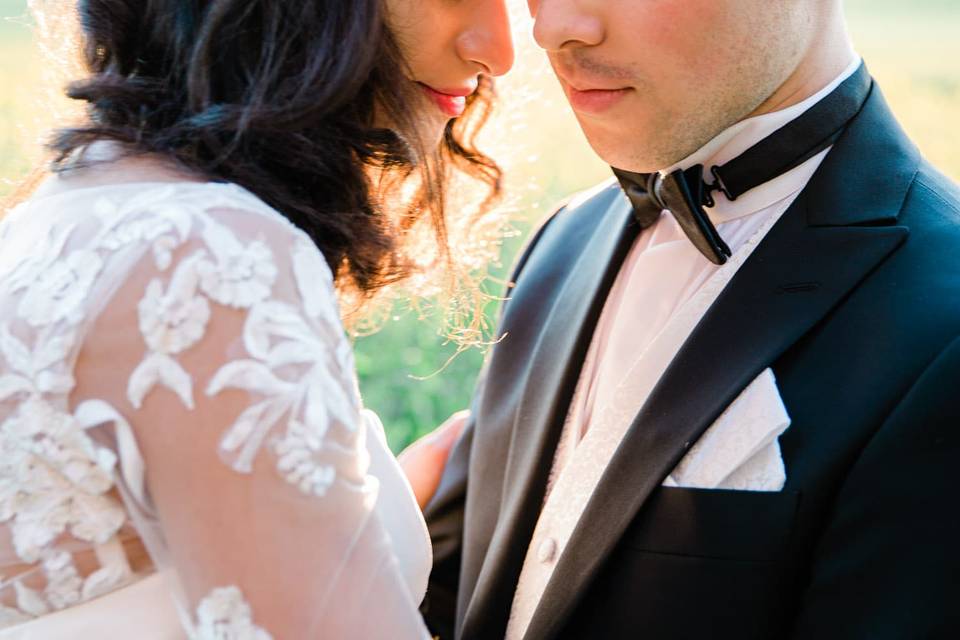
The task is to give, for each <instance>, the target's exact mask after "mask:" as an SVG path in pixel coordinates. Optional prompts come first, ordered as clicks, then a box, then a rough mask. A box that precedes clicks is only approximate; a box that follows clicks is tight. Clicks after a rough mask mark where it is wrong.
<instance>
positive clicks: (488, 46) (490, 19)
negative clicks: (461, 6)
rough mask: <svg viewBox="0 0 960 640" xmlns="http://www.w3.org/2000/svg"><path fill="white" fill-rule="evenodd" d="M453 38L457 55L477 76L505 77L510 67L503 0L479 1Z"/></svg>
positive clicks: (510, 39) (509, 38)
mask: <svg viewBox="0 0 960 640" xmlns="http://www.w3.org/2000/svg"><path fill="white" fill-rule="evenodd" d="M470 4H472V5H473V7H474V9H473V11H471V13H470V16H469V17H468V19H467V20H466V21H465V22H464V25H465V27H464V29H463V31H462V32H461V33H460V35H459V36H458V37H457V54H458V55H459V56H460V58H461V59H463V60H464V61H466V62H470V63H472V64H475V65H477V66H478V67H479V68H478V71H479V72H480V73H485V74H487V75H491V76H499V75H503V74H505V73H506V72H507V71H509V70H510V68H511V67H512V66H513V33H512V32H511V30H510V15H509V12H508V10H507V3H506V1H505V0H480V1H479V2H472V3H470Z"/></svg>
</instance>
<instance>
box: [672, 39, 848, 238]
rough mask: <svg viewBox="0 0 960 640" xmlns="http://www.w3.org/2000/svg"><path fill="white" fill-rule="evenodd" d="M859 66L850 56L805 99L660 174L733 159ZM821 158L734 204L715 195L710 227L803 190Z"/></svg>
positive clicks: (748, 123)
mask: <svg viewBox="0 0 960 640" xmlns="http://www.w3.org/2000/svg"><path fill="white" fill-rule="evenodd" d="M861 63H862V60H861V58H860V56H859V55H857V56H854V60H853V61H852V62H851V63H850V64H849V66H847V68H846V69H844V70H843V71H842V72H841V73H840V75H838V76H837V77H836V78H834V79H833V80H832V81H831V82H830V83H829V84H828V85H826V86H825V87H823V88H822V89H820V91H818V92H816V93H815V94H813V95H812V96H810V97H809V98H807V99H805V100H803V101H802V102H798V103H797V104H795V105H792V106H790V107H787V108H785V109H780V110H779V111H773V112H770V113H764V114H762V115H759V116H754V117H752V118H747V119H746V120H741V121H740V122H738V123H736V124H734V125H732V126H730V127H728V128H727V129H725V130H724V131H723V132H721V133H720V134H719V135H717V136H716V137H715V138H713V139H712V140H711V141H710V142H708V143H707V144H705V145H704V146H702V147H701V148H700V149H698V150H697V151H695V152H694V153H692V154H690V155H689V156H687V157H686V158H684V159H683V160H681V161H680V162H677V163H676V164H674V165H672V166H670V167H668V168H666V169H663V170H662V171H661V173H663V174H668V173H671V172H672V171H674V170H676V169H686V168H688V167H692V166H693V165H696V164H702V165H703V166H704V167H705V168H706V171H707V172H709V169H710V167H713V166H719V165H723V164H724V163H726V162H729V161H730V160H733V159H734V158H736V157H737V156H739V155H740V154H742V153H743V152H744V151H746V150H747V149H749V148H750V147H752V146H753V145H755V144H756V143H758V142H760V141H761V140H763V139H764V138H766V137H767V136H769V135H771V134H772V133H773V132H774V131H777V130H778V129H780V128H781V127H783V126H784V125H786V124H787V123H788V122H790V121H792V120H794V119H796V118H798V117H800V115H801V114H803V113H804V112H805V111H807V110H808V109H810V108H811V107H812V106H813V105H815V104H817V103H818V102H820V101H821V100H822V99H823V98H825V97H826V96H828V95H829V94H830V93H831V92H832V91H833V90H834V89H836V88H837V87H838V86H839V85H840V84H841V83H842V82H843V81H844V80H846V79H847V78H849V77H850V76H852V75H853V74H854V73H855V72H856V71H857V69H859V68H860V65H861ZM822 157H823V156H822V154H818V155H817V156H815V157H814V158H811V159H810V160H808V161H807V162H805V163H803V164H801V165H800V166H798V167H795V168H794V169H792V170H790V171H788V172H787V173H785V174H783V175H781V176H778V177H776V178H774V179H773V180H770V181H769V182H766V183H764V184H762V185H760V186H759V187H757V188H755V189H752V190H750V191H748V192H747V193H745V194H743V195H742V196H740V197H739V198H737V200H736V201H734V202H731V201H729V200H727V198H726V197H725V196H723V195H722V194H720V193H718V194H717V195H716V204H715V206H713V207H709V208H707V209H706V212H707V215H708V216H710V219H711V221H713V223H714V224H721V223H723V222H729V221H730V220H734V219H736V218H742V217H744V216H748V215H751V214H753V213H757V212H758V211H762V210H764V209H766V208H767V207H770V206H772V205H773V204H775V203H777V202H779V201H781V200H783V199H784V198H787V197H789V196H790V195H793V194H794V193H796V192H798V191H800V190H801V189H803V187H804V186H805V185H806V183H807V181H809V179H810V177H811V176H812V174H813V172H814V171H815V170H816V167H817V166H818V165H819V160H820V159H822ZM708 175H709V174H708Z"/></svg>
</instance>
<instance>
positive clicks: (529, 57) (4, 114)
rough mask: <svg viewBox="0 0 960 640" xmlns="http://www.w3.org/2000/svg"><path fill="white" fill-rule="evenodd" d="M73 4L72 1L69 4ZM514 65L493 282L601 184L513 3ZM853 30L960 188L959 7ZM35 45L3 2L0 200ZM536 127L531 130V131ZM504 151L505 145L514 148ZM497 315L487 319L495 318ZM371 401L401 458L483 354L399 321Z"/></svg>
mask: <svg viewBox="0 0 960 640" xmlns="http://www.w3.org/2000/svg"><path fill="white" fill-rule="evenodd" d="M63 1H64V2H65V4H66V5H69V4H70V1H69V0H63ZM515 4H516V5H517V6H516V7H515V8H514V13H515V15H516V19H517V31H518V54H519V55H518V65H517V69H516V70H515V72H514V73H513V74H511V76H510V77H508V78H507V79H505V80H504V81H503V82H501V83H500V93H501V96H502V98H503V100H502V105H501V115H500V116H499V117H498V119H497V120H496V121H494V122H493V123H492V125H491V126H490V127H489V128H488V131H487V136H488V142H487V146H488V150H489V151H490V152H491V153H493V154H495V156H496V157H497V158H498V160H501V161H502V163H503V164H504V165H505V167H506V168H507V169H508V171H509V185H510V190H511V198H510V204H511V207H512V209H513V210H514V211H515V215H516V219H517V221H516V222H515V224H514V227H515V228H516V230H517V231H519V234H517V235H514V237H511V238H508V239H506V240H505V241H504V245H503V249H502V258H501V259H500V261H499V262H498V263H497V264H495V265H494V267H493V269H492V271H493V275H494V276H495V277H500V278H502V277H504V276H505V274H506V273H507V272H508V271H509V265H510V263H511V261H512V258H513V255H514V254H515V253H516V251H517V249H518V248H519V246H520V245H521V244H522V241H523V238H524V237H525V236H526V235H527V233H528V232H529V230H530V229H531V228H532V227H533V226H534V225H535V224H536V223H537V222H538V221H539V219H540V218H542V217H543V215H544V214H545V213H546V212H547V211H549V207H550V205H551V203H552V202H554V201H556V200H558V199H560V198H561V197H563V196H564V195H566V194H568V193H570V192H573V191H576V190H579V189H582V188H584V187H587V186H589V185H591V184H593V183H595V182H598V181H600V180H602V179H605V178H606V177H607V176H608V170H607V169H606V167H604V166H603V164H602V163H601V162H599V160H597V159H596V158H595V157H594V156H593V155H592V153H591V151H590V149H589V147H588V146H587V145H586V143H585V142H584V140H583V138H582V136H581V134H580V131H579V128H578V127H577V125H576V122H575V120H574V119H573V116H572V114H571V113H570V111H569V109H568V108H567V106H566V105H565V103H564V101H563V99H562V95H561V94H560V93H559V91H558V89H557V87H556V85H555V82H554V81H553V79H552V78H551V77H550V74H549V72H548V70H547V67H546V66H545V63H544V61H543V57H542V56H541V55H540V53H539V52H538V51H537V49H536V47H535V45H534V44H533V43H532V42H531V40H530V37H529V32H530V28H529V27H530V25H529V19H528V17H527V16H526V15H525V14H524V10H523V7H524V3H523V2H516V3H515ZM846 5H847V10H848V17H849V23H850V30H851V32H852V34H853V37H854V41H855V42H856V45H857V48H858V50H859V52H860V53H861V54H862V55H863V57H864V58H865V59H866V61H867V63H868V65H869V66H870V68H871V70H872V72H873V74H874V76H875V77H876V78H877V79H878V80H879V82H880V83H881V86H882V87H883V89H884V92H885V93H886V95H887V98H888V100H889V101H890V102H891V104H892V105H893V108H894V111H895V112H896V113H897V115H898V116H899V118H900V119H901V121H902V123H903V124H904V126H905V127H906V129H907V131H908V132H909V133H910V134H911V136H912V137H913V138H914V140H915V141H916V142H917V143H918V145H919V146H920V148H921V150H922V151H923V152H924V154H925V155H926V156H927V157H928V158H929V159H931V160H932V161H933V162H934V163H935V164H937V165H938V166H939V167H940V168H941V169H942V170H944V171H945V172H946V173H947V174H949V175H951V176H952V177H953V178H955V179H960V0H847V1H846ZM35 49H36V48H35V47H34V46H33V43H32V26H31V22H30V20H29V19H28V17H27V11H26V1H25V0H0V196H3V195H5V194H7V193H9V192H11V190H12V189H13V188H15V186H16V184H17V183H18V182H19V181H20V180H21V179H22V178H23V176H24V175H25V174H26V172H27V171H28V170H29V169H30V168H31V167H32V166H33V165H34V164H35V163H36V162H37V161H38V157H39V156H38V154H37V151H36V150H37V149H38V148H39V144H40V142H39V141H40V140H41V139H42V136H43V132H44V131H46V130H47V129H48V128H49V127H50V125H51V118H52V117H53V116H52V115H51V114H50V113H48V111H50V109H49V107H50V106H51V104H53V103H55V102H56V100H54V99H52V98H51V95H50V93H49V92H50V90H51V88H55V86H54V87H51V83H53V84H54V85H55V84H56V79H55V78H51V77H49V76H48V75H47V72H48V71H50V69H49V68H48V67H49V65H45V64H44V63H42V62H41V57H40V55H39V53H38V51H36V50H35ZM534 123H535V126H533V125H534ZM508 143H509V144H508ZM495 306H496V305H495V304H491V305H489V307H490V308H489V313H490V314H491V315H494V314H495V312H496V309H495ZM356 350H357V366H358V370H359V375H360V386H361V389H362V391H363V394H364V399H365V402H366V404H367V406H369V407H370V408H372V409H374V410H376V411H377V412H378V413H379V414H380V415H381V416H382V418H383V421H384V424H385V425H386V426H387V430H388V435H389V439H390V444H391V446H392V447H393V448H394V450H399V449H400V448H402V447H403V446H405V445H406V444H407V443H409V442H411V441H412V440H413V439H414V438H416V437H417V436H418V435H420V434H422V433H425V432H426V431H429V430H430V429H432V428H433V427H434V426H436V425H438V424H439V423H440V422H441V421H443V420H444V419H445V418H446V417H447V416H448V415H449V414H450V413H452V412H454V411H456V410H458V409H461V408H464V407H466V406H468V404H469V400H470V395H471V392H472V389H473V385H474V381H475V379H476V376H477V372H478V371H479V369H480V366H481V363H482V360H483V353H482V352H481V350H480V349H471V350H469V351H466V352H464V353H461V354H459V355H458V356H457V357H456V358H454V359H453V361H452V362H451V363H450V364H449V365H448V366H447V367H446V368H445V369H443V370H442V371H440V370H441V369H442V368H443V367H444V364H445V363H446V362H447V360H448V359H449V358H450V356H451V355H452V354H453V353H454V352H455V348H454V346H453V345H450V344H445V343H444V339H443V334H442V332H441V331H440V328H439V326H438V323H437V322H436V321H435V320H434V319H430V318H427V319H419V318H418V317H417V316H416V315H415V314H413V313H409V312H407V313H404V312H401V311H398V312H397V314H395V315H394V316H393V317H392V319H391V320H390V321H388V322H387V324H386V326H385V327H384V328H383V329H382V330H381V331H379V332H378V333H376V334H374V335H372V336H367V337H363V338H359V339H358V340H357V343H356Z"/></svg>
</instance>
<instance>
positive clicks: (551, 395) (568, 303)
mask: <svg viewBox="0 0 960 640" xmlns="http://www.w3.org/2000/svg"><path fill="white" fill-rule="evenodd" d="M612 198H613V199H612V202H611V203H610V204H609V205H608V206H607V207H606V209H605V211H604V213H603V217H602V218H598V220H597V224H596V230H595V231H594V233H593V236H592V237H591V238H590V240H589V241H588V242H587V244H586V246H585V247H584V249H583V250H582V251H581V253H580V256H579V258H578V259H577V264H576V266H575V267H574V269H573V270H572V272H571V273H572V275H571V277H570V278H569V279H568V280H567V282H566V283H565V285H564V287H563V289H562V291H561V293H560V294H559V295H558V296H557V297H556V300H555V302H554V305H553V308H552V309H551V311H550V315H549V318H548V320H547V322H546V323H545V325H544V327H543V331H542V333H541V335H540V339H539V341H538V343H537V345H536V347H535V349H534V352H533V355H532V363H531V366H530V368H529V371H528V374H527V377H526V380H525V383H524V384H525V388H524V391H523V395H522V397H521V400H520V403H519V406H518V410H517V414H516V421H515V423H514V425H513V431H512V436H511V443H510V454H509V456H508V459H507V462H506V471H505V476H504V484H503V486H504V494H503V496H502V498H501V512H500V517H499V519H498V521H497V526H496V528H495V530H494V533H493V536H492V537H491V540H490V545H489V547H488V549H487V555H486V558H485V559H484V563H483V566H482V567H481V570H480V574H479V576H478V578H477V584H476V588H475V590H474V593H473V597H472V598H471V600H470V604H469V605H468V606H467V611H466V614H465V616H464V622H463V627H462V631H463V636H464V637H487V636H486V635H484V634H485V633H488V632H486V631H484V630H485V629H491V628H496V624H497V623H498V622H499V621H497V620H496V616H499V615H500V614H501V613H502V614H503V619H502V625H501V626H500V627H499V629H500V631H499V633H501V634H502V632H503V631H502V630H503V629H504V628H505V627H506V618H507V615H509V606H510V602H511V601H512V599H513V598H512V597H513V587H514V585H515V584H516V579H517V576H518V575H519V572H520V566H521V563H522V561H523V556H524V554H525V552H526V547H525V546H524V544H525V543H526V541H528V540H529V538H530V535H532V532H533V527H534V525H535V524H536V519H537V514H539V512H540V507H541V502H542V500H543V493H544V490H545V486H546V481H547V476H548V474H549V472H550V467H551V463H552V461H553V453H554V450H555V449H556V446H557V440H558V439H559V435H560V430H561V427H562V425H563V420H564V417H565V415H566V410H567V408H568V406H569V404H570V400H571V397H572V395H573V390H574V388H575V386H576V383H577V379H578V377H579V374H580V367H581V365H582V363H583V360H584V358H585V356H586V352H587V348H588V346H589V344H590V339H591V336H592V335H593V329H594V327H595V325H596V318H597V316H599V314H600V311H601V309H602V307H603V302H604V300H605V299H606V296H607V292H608V291H609V289H610V287H611V286H612V284H613V281H614V279H615V277H616V274H617V272H618V271H619V269H620V264H621V263H622V262H623V260H624V258H625V257H626V254H627V253H628V252H629V249H630V246H631V245H632V242H633V240H634V239H635V238H636V235H637V226H636V223H635V222H634V221H633V215H632V209H631V207H630V204H629V202H628V201H627V199H626V198H625V197H624V196H623V192H622V191H621V190H620V189H615V190H614V191H613V193H612ZM505 590H506V591H508V592H509V593H506V594H504V591H505ZM497 598H500V599H503V602H497V601H496V599H497ZM504 609H505V610H504Z"/></svg>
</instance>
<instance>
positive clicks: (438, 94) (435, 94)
mask: <svg viewBox="0 0 960 640" xmlns="http://www.w3.org/2000/svg"><path fill="white" fill-rule="evenodd" d="M418 84H419V85H420V86H421V87H422V88H423V91H424V93H426V94H427V97H428V98H430V99H431V100H432V101H433V103H434V104H436V105H437V106H438V107H439V108H440V111H442V112H443V113H444V114H445V115H448V116H450V117H451V118H458V117H460V116H462V115H463V112H464V111H466V109H467V96H469V95H470V94H472V93H473V92H474V91H475V89H434V88H433V87H431V86H429V85H425V84H423V83H422V82H420V83H418Z"/></svg>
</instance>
